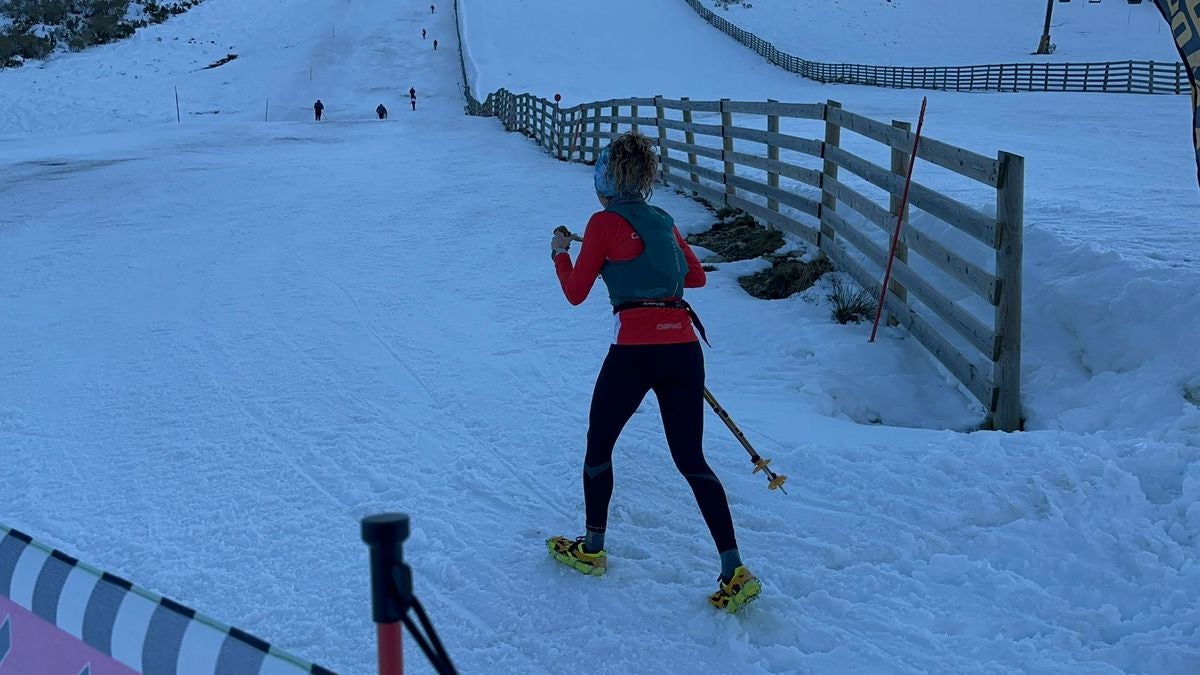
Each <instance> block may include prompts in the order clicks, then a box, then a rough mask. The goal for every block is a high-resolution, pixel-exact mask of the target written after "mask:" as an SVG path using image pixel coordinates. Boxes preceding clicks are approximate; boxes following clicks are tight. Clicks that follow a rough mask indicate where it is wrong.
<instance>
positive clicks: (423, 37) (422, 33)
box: [421, 28, 425, 40]
mask: <svg viewBox="0 0 1200 675" xmlns="http://www.w3.org/2000/svg"><path fill="white" fill-rule="evenodd" d="M421 39H422V40H424V39H425V29H424V28H422V29H421Z"/></svg>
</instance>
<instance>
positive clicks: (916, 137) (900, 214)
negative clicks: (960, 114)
mask: <svg viewBox="0 0 1200 675" xmlns="http://www.w3.org/2000/svg"><path fill="white" fill-rule="evenodd" d="M927 101H928V97H924V96H923V97H921V116H920V117H919V118H918V119H917V133H915V134H913V149H912V155H910V156H909V158H908V175H907V176H905V178H904V196H902V197H901V198H900V208H899V210H898V211H897V213H896V229H895V231H894V232H892V247H891V249H890V250H889V251H888V261H887V269H886V270H885V271H884V273H883V289H882V290H880V291H879V307H878V308H877V309H876V311H875V323H874V325H872V326H871V339H870V340H867V342H874V341H875V332H876V331H878V330H879V319H880V317H882V316H883V303H884V301H886V300H887V291H888V282H889V281H891V279H892V261H893V260H895V259H896V247H897V246H898V245H899V243H900V225H901V224H902V223H903V222H904V211H905V209H907V208H908V188H909V186H910V185H912V174H913V167H914V166H916V164H917V147H918V146H919V145H920V144H921V127H922V126H924V125H925V104H926V102H927Z"/></svg>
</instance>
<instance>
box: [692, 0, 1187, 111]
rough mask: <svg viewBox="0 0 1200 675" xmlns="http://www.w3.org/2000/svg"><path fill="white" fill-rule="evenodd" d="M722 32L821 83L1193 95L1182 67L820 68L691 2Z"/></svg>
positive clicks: (1129, 63)
mask: <svg viewBox="0 0 1200 675" xmlns="http://www.w3.org/2000/svg"><path fill="white" fill-rule="evenodd" d="M686 1H687V3H688V4H689V5H691V6H692V8H693V9H695V10H696V12H697V13H698V14H699V15H700V16H701V17H702V18H704V20H705V21H708V22H709V23H710V24H712V25H713V26H714V27H716V28H717V29H718V30H720V31H721V32H723V33H725V34H727V35H729V36H730V37H732V38H733V39H735V40H737V41H738V42H741V43H742V44H744V45H746V46H747V47H749V48H751V49H753V50H754V51H755V52H757V53H758V54H759V55H761V56H762V57H764V58H765V59H767V60H768V61H770V62H771V63H773V64H775V65H777V66H779V67H781V68H783V69H785V70H788V71H790V72H793V73H796V74H797V75H800V76H801V77H806V78H808V79H810V80H816V81H818V82H836V83H841V84H861V85H869V86H875V87H898V88H906V89H945V90H949V91H1001V92H1004V91H1007V92H1020V91H1076V92H1078V91H1091V92H1107V93H1119V94H1190V93H1191V91H1192V89H1191V84H1190V82H1189V80H1188V73H1187V68H1186V67H1185V66H1184V65H1183V63H1181V62H1174V63H1161V62H1155V61H1109V62H1104V63H1001V64H991V65H978V66H936V67H913V66H871V65H862V64H855V63H821V62H818V61H809V60H807V59H802V58H798V57H795V56H792V55H791V54H788V53H786V52H783V51H780V50H779V49H777V48H776V47H775V45H773V44H771V43H770V42H767V41H766V40H763V39H762V38H760V37H758V36H757V35H755V34H754V33H750V32H748V31H744V30H742V29H741V28H738V27H737V26H735V25H734V24H732V23H730V22H729V21H727V20H725V19H723V18H721V17H719V16H717V15H716V14H715V13H714V12H713V11H712V10H710V9H708V8H707V7H705V6H704V5H703V4H701V3H700V0H686Z"/></svg>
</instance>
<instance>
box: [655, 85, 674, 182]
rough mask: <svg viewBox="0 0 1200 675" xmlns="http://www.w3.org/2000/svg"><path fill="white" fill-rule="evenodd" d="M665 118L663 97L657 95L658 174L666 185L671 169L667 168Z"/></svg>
mask: <svg viewBox="0 0 1200 675" xmlns="http://www.w3.org/2000/svg"><path fill="white" fill-rule="evenodd" d="M665 118H666V114H665V111H664V110H663V97H662V94H657V95H655V96H654V123H655V126H657V127H658V172H659V175H660V176H661V177H662V180H663V182H664V183H665V182H666V181H667V177H668V176H669V175H670V173H671V167H669V166H667V157H668V155H667V127H666V125H664V124H663V120H664V119H665Z"/></svg>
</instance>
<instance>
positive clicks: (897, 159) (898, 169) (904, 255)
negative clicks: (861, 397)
mask: <svg viewBox="0 0 1200 675" xmlns="http://www.w3.org/2000/svg"><path fill="white" fill-rule="evenodd" d="M892 126H893V127H895V128H897V129H900V130H901V131H912V124H910V123H908V122H901V121H900V120H892ZM912 161H913V160H912V158H911V157H910V156H909V154H908V153H907V152H905V151H904V150H900V149H898V148H892V173H893V174H895V175H897V176H900V177H905V176H907V175H908V165H909V163H910V162H912ZM900 201H901V200H900V197H897V196H896V195H891V196H890V197H889V198H888V213H890V214H891V215H892V221H893V222H895V221H896V219H898V218H901V217H903V222H904V225H905V228H907V227H908V205H907V204H906V205H905V206H904V214H903V216H901V213H900ZM904 231H905V230H903V229H902V230H901V233H903V232H904ZM896 260H899V261H900V262H902V263H904V264H906V265H907V264H908V244H906V243H904V236H901V237H900V240H899V241H897V242H896ZM888 291H889V292H890V293H891V294H892V295H894V296H896V299H897V300H899V301H900V302H903V303H905V304H908V289H906V288H904V286H903V285H902V284H901V283H900V282H899V281H896V280H895V279H892V280H891V283H890V284H888ZM898 323H899V322H898V321H897V320H896V317H894V316H892V315H891V314H890V313H889V314H888V325H889V326H895V325H897V324H898Z"/></svg>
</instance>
